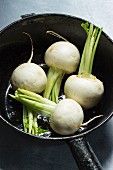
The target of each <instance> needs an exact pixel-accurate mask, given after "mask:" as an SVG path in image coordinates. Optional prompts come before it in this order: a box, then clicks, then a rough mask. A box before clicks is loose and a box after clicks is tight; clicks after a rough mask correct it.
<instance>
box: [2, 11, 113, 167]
mask: <svg viewBox="0 0 113 170" xmlns="http://www.w3.org/2000/svg"><path fill="white" fill-rule="evenodd" d="M82 22H84V20H82V19H79V18H75V17H71V16H67V15H58V14H43V15H33V16H23V18H22V19H21V20H19V21H17V22H15V23H13V24H11V25H9V26H8V27H6V28H5V29H3V30H2V31H1V32H0V103H1V106H0V113H1V115H0V118H1V119H2V120H3V121H5V122H6V124H8V125H10V126H12V127H13V128H15V129H16V130H17V131H18V132H22V133H23V134H24V135H25V136H26V135H30V134H27V133H25V132H23V131H22V129H21V128H22V127H21V123H22V122H21V116H20V114H18V112H19V110H18V104H17V103H13V107H12V101H11V100H10V99H9V97H8V92H9V90H10V77H11V74H12V72H13V70H14V69H15V68H16V67H17V66H18V65H19V64H21V63H23V62H27V60H28V58H29V56H30V50H31V46H30V42H29V39H28V37H26V36H25V35H23V34H22V32H27V33H28V34H30V35H31V37H32V40H33V43H34V51H35V52H34V58H33V62H35V63H38V64H42V63H44V58H43V56H44V53H45V51H46V49H47V48H48V47H49V46H50V45H51V44H52V43H54V42H56V41H59V39H58V38H56V37H54V36H50V35H47V34H46V31H47V30H53V31H55V32H56V33H58V34H60V35H62V36H63V37H65V38H66V39H67V40H68V41H70V42H71V43H73V44H75V45H76V46H77V47H78V49H79V51H80V53H81V54H82V50H83V47H84V43H85V40H86V34H85V32H84V30H83V29H82V27H81V23H82ZM93 74H94V75H96V76H97V78H99V79H100V80H101V81H102V82H103V83H104V87H105V93H104V96H103V98H102V100H101V102H100V103H99V104H98V105H97V106H96V107H94V108H93V109H90V110H88V111H85V121H87V120H89V119H90V118H92V117H94V116H96V115H100V114H102V115H103V117H101V118H99V119H96V120H95V121H93V122H92V123H90V124H88V126H86V127H85V128H83V129H80V130H79V131H78V132H77V133H75V134H74V135H71V136H57V135H56V136H55V135H54V136H51V137H49V138H48V137H37V136H33V135H31V136H32V138H37V139H38V140H41V139H43V140H65V141H66V142H67V143H68V145H69V147H70V149H71V151H72V154H73V156H74V158H75V160H76V162H77V165H78V167H79V169H81V170H83V169H84V170H85V169H87V170H88V169H89V170H90V169H102V167H101V165H100V163H99V161H98V160H97V158H96V156H95V154H94V153H93V151H92V149H91V147H90V146H89V143H88V142H87V140H86V138H85V135H86V134H87V133H89V132H91V131H92V130H94V129H96V128H97V127H99V126H100V125H102V124H103V123H105V122H106V121H107V120H108V119H109V118H110V117H111V116H112V114H113V103H112V101H113V95H112V93H113V79H112V78H111V77H112V75H113V43H112V41H111V40H110V38H109V37H108V36H107V35H106V34H105V33H102V36H101V39H100V41H99V44H98V48H97V51H96V55H95V60H94V67H93Z"/></svg>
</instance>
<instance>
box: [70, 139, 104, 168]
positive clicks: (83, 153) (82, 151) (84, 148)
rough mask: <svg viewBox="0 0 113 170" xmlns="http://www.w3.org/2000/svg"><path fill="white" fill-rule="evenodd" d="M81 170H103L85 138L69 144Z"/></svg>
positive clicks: (71, 141)
mask: <svg viewBox="0 0 113 170" xmlns="http://www.w3.org/2000/svg"><path fill="white" fill-rule="evenodd" d="M67 143H68V145H69V147H70V150H71V152H72V155H73V157H74V159H75V161H76V163H77V165H78V168H79V169H80V170H102V166H101V164H100V162H99V161H98V159H97V157H96V155H95V154H94V152H93V150H92V148H91V146H90V145H89V143H88V142H87V140H86V139H85V138H83V137H81V138H77V139H73V140H70V141H68V142H67Z"/></svg>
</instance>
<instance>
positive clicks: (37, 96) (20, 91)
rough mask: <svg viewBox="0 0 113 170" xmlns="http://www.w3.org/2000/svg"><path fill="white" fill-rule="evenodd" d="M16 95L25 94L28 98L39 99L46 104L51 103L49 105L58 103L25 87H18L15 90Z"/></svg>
mask: <svg viewBox="0 0 113 170" xmlns="http://www.w3.org/2000/svg"><path fill="white" fill-rule="evenodd" d="M15 96H21V97H22V96H24V97H25V98H27V99H31V100H33V101H37V102H39V103H45V104H49V105H53V106H55V105H56V104H55V103H54V102H52V101H50V100H48V99H46V98H44V97H42V96H41V95H39V94H36V93H34V92H31V91H28V90H24V89H20V88H19V89H17V90H16V92H15Z"/></svg>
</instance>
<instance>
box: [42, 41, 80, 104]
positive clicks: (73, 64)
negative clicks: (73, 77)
mask: <svg viewBox="0 0 113 170" xmlns="http://www.w3.org/2000/svg"><path fill="white" fill-rule="evenodd" d="M44 59H45V63H46V64H47V65H48V66H49V71H48V75H47V84H46V88H45V90H44V93H43V96H44V97H45V98H47V99H50V100H52V101H54V102H56V103H58V95H59V91H60V85H61V82H62V79H63V77H64V75H65V74H70V73H72V72H74V71H76V69H77V67H78V64H79V61H80V54H79V51H78V49H77V47H76V46H75V45H73V44H72V43H70V42H68V41H59V42H56V43H54V44H52V45H51V46H50V47H49V48H48V49H47V50H46V52H45V56H44Z"/></svg>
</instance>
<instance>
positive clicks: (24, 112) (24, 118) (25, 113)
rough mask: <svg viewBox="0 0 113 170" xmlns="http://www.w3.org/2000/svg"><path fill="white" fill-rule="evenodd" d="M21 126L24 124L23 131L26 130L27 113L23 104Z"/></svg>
mask: <svg viewBox="0 0 113 170" xmlns="http://www.w3.org/2000/svg"><path fill="white" fill-rule="evenodd" d="M23 126H24V132H26V133H27V132H28V131H27V129H28V114H27V108H26V106H24V105H23Z"/></svg>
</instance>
